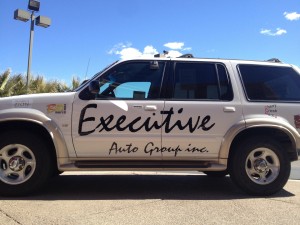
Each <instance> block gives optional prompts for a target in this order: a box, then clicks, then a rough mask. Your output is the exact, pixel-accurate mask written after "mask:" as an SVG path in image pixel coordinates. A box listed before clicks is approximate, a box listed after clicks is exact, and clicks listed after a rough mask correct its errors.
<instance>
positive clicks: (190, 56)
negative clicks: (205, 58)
mask: <svg viewBox="0 0 300 225" xmlns="http://www.w3.org/2000/svg"><path fill="white" fill-rule="evenodd" d="M178 58H194V56H193V55H192V54H184V55H182V56H179V57H178Z"/></svg>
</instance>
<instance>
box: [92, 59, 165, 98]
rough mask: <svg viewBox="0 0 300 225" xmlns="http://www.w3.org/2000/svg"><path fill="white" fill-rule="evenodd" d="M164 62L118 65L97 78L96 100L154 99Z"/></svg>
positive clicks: (158, 94) (157, 95)
mask: <svg viewBox="0 0 300 225" xmlns="http://www.w3.org/2000/svg"><path fill="white" fill-rule="evenodd" d="M153 63H154V64H153ZM164 66H165V63H164V62H149V61H147V62H127V63H123V64H121V65H118V66H116V67H114V68H112V69H111V70H109V71H108V72H107V73H105V74H104V75H102V76H101V77H99V78H98V81H99V83H100V92H99V93H98V94H97V96H96V98H97V99H107V98H109V99H112V98H113V99H114V98H116V99H139V100H141V99H156V98H159V97H160V86H161V81H162V76H163V72H164Z"/></svg>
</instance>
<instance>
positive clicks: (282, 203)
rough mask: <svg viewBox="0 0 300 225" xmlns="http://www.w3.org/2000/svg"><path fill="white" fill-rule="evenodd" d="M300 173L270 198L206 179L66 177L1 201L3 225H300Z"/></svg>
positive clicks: (200, 176)
mask: <svg viewBox="0 0 300 225" xmlns="http://www.w3.org/2000/svg"><path fill="white" fill-rule="evenodd" d="M299 168H300V166H299V163H298V162H297V163H296V164H293V171H292V175H293V177H291V178H292V179H291V180H289V182H288V183H287V185H286V186H285V188H284V190H282V191H281V192H279V193H278V194H276V195H273V196H270V197H253V196H249V195H246V194H244V193H243V192H241V191H240V190H239V189H237V188H236V187H235V186H234V185H233V183H232V182H231V180H230V178H229V177H225V178H221V179H216V178H209V177H207V176H205V175H203V174H200V173H172V172H171V173H156V172H115V173H111V172H97V173H78V172H77V173H64V174H62V175H60V176H59V177H57V178H54V179H53V180H51V181H50V182H49V184H48V185H47V187H45V188H44V189H43V190H42V191H40V192H38V193H35V194H34V195H32V196H28V197H18V198H5V197H0V224H5V225H8V224H24V225H26V224H255V223H257V224H258V223H259V224H289V225H292V224H299V223H300V181H299V180H297V179H299V178H300V176H299V174H300V173H298V171H299ZM292 175H291V176H292Z"/></svg>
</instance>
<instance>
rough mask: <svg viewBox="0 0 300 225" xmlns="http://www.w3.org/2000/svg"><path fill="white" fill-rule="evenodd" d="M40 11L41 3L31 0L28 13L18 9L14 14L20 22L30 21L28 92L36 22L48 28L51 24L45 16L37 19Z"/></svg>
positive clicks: (27, 89)
mask: <svg viewBox="0 0 300 225" xmlns="http://www.w3.org/2000/svg"><path fill="white" fill-rule="evenodd" d="M39 9H40V2H39V1H37V0H29V2H28V10H29V11H31V14H30V13H29V12H27V11H24V10H21V9H16V10H15V12H14V19H16V20H20V21H22V22H27V21H28V20H30V35H29V50H28V64H27V77H26V91H27V93H28V92H29V81H30V71H31V58H32V46H33V35H34V21H35V25H37V26H41V27H44V28H47V27H49V26H50V24H51V19H50V18H48V17H45V16H38V17H35V16H34V13H35V12H38V11H39Z"/></svg>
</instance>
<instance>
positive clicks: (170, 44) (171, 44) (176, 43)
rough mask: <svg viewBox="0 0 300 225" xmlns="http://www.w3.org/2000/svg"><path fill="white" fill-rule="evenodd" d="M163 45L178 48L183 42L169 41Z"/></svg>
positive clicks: (181, 46)
mask: <svg viewBox="0 0 300 225" xmlns="http://www.w3.org/2000/svg"><path fill="white" fill-rule="evenodd" d="M164 46H165V47H167V48H169V49H172V50H180V49H182V48H183V46H184V43H183V42H169V43H166V44H164Z"/></svg>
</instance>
